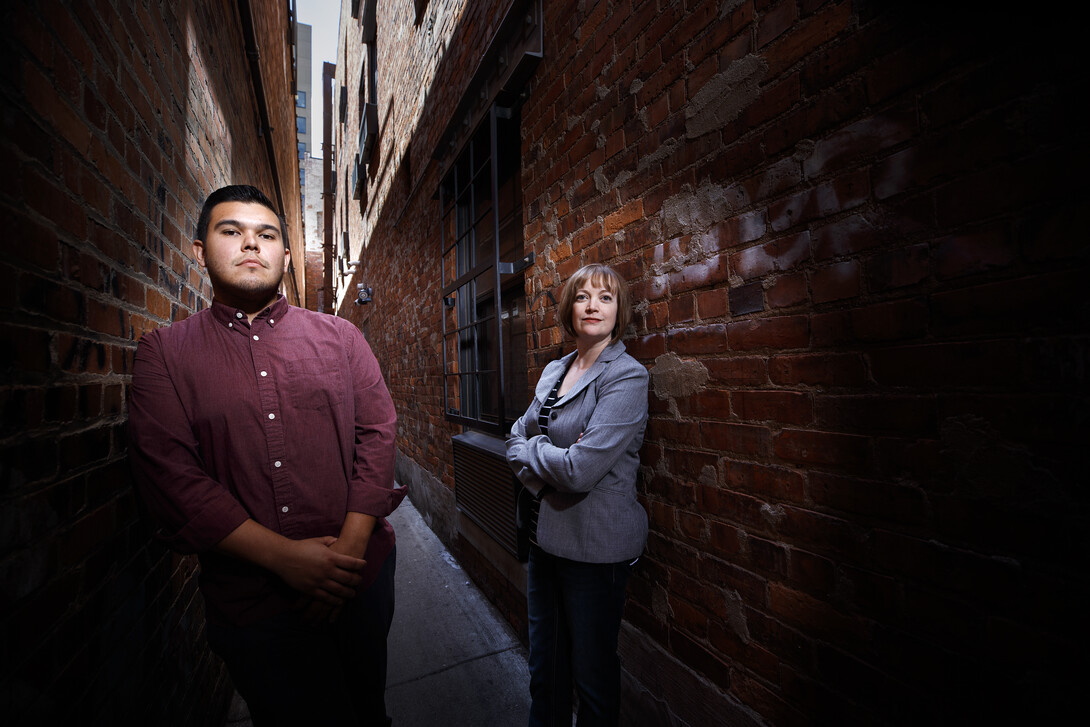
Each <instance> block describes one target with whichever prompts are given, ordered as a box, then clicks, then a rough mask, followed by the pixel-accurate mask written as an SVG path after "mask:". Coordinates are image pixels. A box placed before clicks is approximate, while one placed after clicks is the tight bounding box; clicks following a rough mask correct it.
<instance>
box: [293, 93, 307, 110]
mask: <svg viewBox="0 0 1090 727" xmlns="http://www.w3.org/2000/svg"><path fill="white" fill-rule="evenodd" d="M295 106H296V108H300V109H305V108H306V107H307V92H306V91H296V92H295Z"/></svg>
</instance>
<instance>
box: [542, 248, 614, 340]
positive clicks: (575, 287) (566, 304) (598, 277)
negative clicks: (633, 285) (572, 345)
mask: <svg viewBox="0 0 1090 727" xmlns="http://www.w3.org/2000/svg"><path fill="white" fill-rule="evenodd" d="M588 282H589V283H590V284H591V285H593V286H594V287H596V288H602V289H604V290H608V291H609V292H610V293H613V295H614V296H615V297H616V298H617V321H616V323H615V324H614V326H613V336H612V337H611V338H610V340H609V342H610V343H616V342H617V341H619V340H621V336H623V335H624V332H625V331H626V330H627V329H628V322H629V321H631V320H632V303H631V300H632V297H631V296H630V295H629V293H628V283H626V282H625V281H624V278H622V277H621V276H620V275H618V274H617V271H616V270H614V269H613V268H611V267H609V266H608V265H602V264H600V263H591V264H590V265H584V266H583V267H581V268H579V269H578V270H576V271H575V274H574V275H572V276H571V277H570V278H568V282H566V283H564V288H563V289H562V290H561V291H560V311H559V312H560V323H561V325H563V326H564V330H565V331H567V333H568V335H569V336H571V337H572V338H575V337H576V336H575V326H573V325H572V307H573V306H574V305H575V296H576V295H577V294H578V293H579V291H580V290H581V289H582V288H583V287H584V286H586V284H587V283H588Z"/></svg>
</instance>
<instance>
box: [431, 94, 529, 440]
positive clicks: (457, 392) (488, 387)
mask: <svg viewBox="0 0 1090 727" xmlns="http://www.w3.org/2000/svg"><path fill="white" fill-rule="evenodd" d="M505 117H506V118H505ZM493 142H494V143H493ZM520 149H521V138H520V134H519V112H518V110H510V109H505V108H502V107H499V106H495V105H494V106H493V107H492V110H491V112H490V113H489V115H488V117H486V118H485V119H484V121H483V122H482V123H481V125H480V127H479V128H478V129H477V130H476V132H475V133H474V134H473V136H472V137H471V138H470V140H469V142H468V143H467V144H466V146H465V148H464V149H463V151H462V152H461V153H460V155H459V156H458V158H457V159H456V160H455V162H454V165H453V166H452V168H451V169H450V171H449V172H448V173H447V175H446V177H445V178H444V179H443V181H442V184H441V185H440V190H439V193H440V204H441V210H442V220H441V225H440V227H441V234H442V253H443V261H442V271H443V286H442V295H443V301H442V302H443V306H444V316H443V359H444V372H443V373H444V377H443V379H444V396H445V408H446V416H447V418H448V419H451V420H453V421H458V422H461V423H463V424H466V425H468V426H473V427H479V428H482V429H485V430H488V431H492V432H494V433H503V432H505V431H507V428H508V427H509V426H510V423H511V422H512V421H514V419H515V418H517V417H518V416H520V415H521V414H522V412H523V411H525V409H526V406H527V404H528V402H527V401H526V391H527V387H528V383H527V365H526V294H525V289H524V284H523V274H522V272H521V266H519V265H517V264H516V265H514V266H513V269H514V270H515V271H516V272H511V271H510V270H509V269H507V268H509V267H511V266H502V265H501V263H508V264H509V263H517V262H518V261H520V260H521V259H522V258H523V255H524V252H523V237H522V191H521V185H520V170H521V159H520ZM493 150H494V153H493Z"/></svg>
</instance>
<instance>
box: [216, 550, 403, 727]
mask: <svg viewBox="0 0 1090 727" xmlns="http://www.w3.org/2000/svg"><path fill="white" fill-rule="evenodd" d="M395 556H396V551H395V552H392V553H390V555H389V557H387V559H386V562H385V563H384V564H383V566H382V569H381V570H379V574H378V578H376V579H375V582H374V583H372V584H371V586H370V587H369V588H368V589H367V590H365V591H362V592H358V593H357V594H356V597H355V598H353V599H352V600H351V601H349V602H347V603H345V605H344V607H343V609H342V611H341V614H340V617H339V618H338V619H337V620H336V622H334V623H331V624H330V623H321V624H318V623H310V622H306V621H304V620H303V619H302V618H301V617H300V616H299V614H297V613H285V614H281V615H279V616H276V617H275V618H272V619H269V620H268V621H263V622H261V623H257V624H254V625H251V626H244V627H233V626H222V625H218V624H211V623H210V624H208V645H209V646H210V647H211V648H212V651H214V652H216V653H217V654H218V655H219V656H220V657H221V658H222V659H223V660H224V662H226V664H227V669H228V671H230V673H231V679H232V681H234V683H235V688H236V689H238V692H239V694H240V695H242V698H243V699H245V700H246V705H247V706H248V707H249V708H250V717H251V719H252V720H253V723H254V724H255V725H257V727H266V725H285V726H287V725H291V726H296V725H308V724H314V725H367V727H372V726H374V725H386V724H387V723H388V721H387V720H388V718H387V715H386V637H387V635H388V634H389V633H390V624H391V622H392V621H393V617H394V571H395V568H396V560H395Z"/></svg>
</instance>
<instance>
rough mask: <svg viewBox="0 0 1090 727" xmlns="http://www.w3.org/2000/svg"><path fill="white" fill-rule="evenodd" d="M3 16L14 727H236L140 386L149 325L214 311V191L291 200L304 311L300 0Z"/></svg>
mask: <svg viewBox="0 0 1090 727" xmlns="http://www.w3.org/2000/svg"><path fill="white" fill-rule="evenodd" d="M0 19H2V26H3V27H2V29H0V35H2V39H3V42H2V43H0V46H2V47H3V50H4V54H5V62H4V64H3V67H4V71H3V74H2V76H0V97H2V99H3V101H2V103H3V115H2V119H3V122H2V132H0V134H2V136H0V154H2V156H3V168H4V175H3V176H4V180H5V181H4V182H3V185H2V187H0V210H2V217H3V219H4V221H5V225H6V227H7V229H6V230H5V234H4V236H3V238H2V239H3V242H2V243H0V244H2V245H3V255H2V256H0V288H2V289H3V290H4V291H5V293H4V294H3V302H2V305H0V372H2V380H0V406H2V409H3V425H2V430H0V592H2V593H3V596H2V598H0V603H2V606H0V620H2V634H3V637H2V639H3V641H2V644H3V645H2V646H0V653H2V657H0V659H2V671H0V715H3V716H2V717H0V720H2V721H3V722H4V723H5V724H10V725H38V724H43V725H45V724H49V725H53V724H61V723H66V722H67V723H70V724H103V725H106V724H113V725H129V724H147V725H194V726H195V725H202V726H203V725H214V724H222V723H223V719H224V716H225V713H226V708H227V705H228V700H229V699H230V697H231V694H232V689H231V686H230V682H229V680H228V678H227V674H226V670H225V669H224V667H223V665H222V663H221V662H220V661H219V659H217V658H214V657H213V656H212V654H211V653H210V652H209V651H208V649H207V647H206V646H205V641H204V634H203V627H204V613H203V603H202V600H201V598H200V596H199V595H198V593H197V563H196V559H195V558H192V557H181V556H178V555H175V554H173V553H171V552H169V551H168V550H166V548H165V547H163V546H162V545H161V544H160V543H158V542H157V541H156V540H155V539H154V538H153V532H152V525H151V524H150V523H149V522H148V521H147V520H146V519H144V518H143V517H142V516H141V510H142V508H141V503H140V502H139V500H138V499H137V497H136V496H135V494H134V492H133V490H132V485H131V481H130V477H129V467H128V462H127V458H126V437H125V420H126V416H125V413H126V391H127V386H128V384H129V381H130V375H131V372H132V363H133V354H134V351H135V348H136V344H137V341H138V340H139V339H140V337H141V335H143V334H144V333H145V332H146V331H149V330H152V329H154V328H156V327H158V326H165V325H169V324H171V323H172V322H174V321H178V320H181V319H184V318H185V317H187V316H188V315H190V314H192V313H195V312H197V311H199V310H201V309H203V308H206V307H207V306H208V304H209V302H210V297H211V288H210V285H209V282H208V279H207V277H206V276H205V275H204V274H203V270H202V269H201V268H200V267H199V266H198V265H197V264H196V262H194V260H193V257H192V252H191V241H192V239H193V237H194V235H195V232H196V224H197V216H198V213H199V211H200V206H201V204H202V203H203V201H204V198H205V197H206V196H207V195H208V193H210V192H211V191H213V190H214V189H216V188H218V187H220V186H223V185H226V184H234V183H249V184H254V185H256V186H259V187H261V188H262V189H264V191H265V192H266V193H267V194H268V195H269V197H270V198H271V199H272V200H273V201H274V202H275V203H277V204H278V205H279V206H280V207H281V209H282V210H283V212H284V214H285V215H286V217H287V220H288V228H289V229H288V230H287V232H288V237H289V239H290V240H291V246H292V258H293V259H294V260H296V261H298V263H297V264H296V265H295V266H294V268H293V270H292V273H291V275H289V276H288V277H287V278H286V279H285V293H286V295H287V296H288V298H289V300H290V301H291V302H292V303H295V304H302V303H303V300H302V291H303V289H304V286H303V280H302V272H303V266H302V264H301V263H302V260H303V258H304V245H303V234H302V230H303V225H302V216H301V213H300V207H299V200H300V192H299V186H298V178H299V177H298V164H299V162H298V158H297V154H296V146H295V144H296V142H295V134H294V132H293V129H294V124H293V120H294V115H295V114H294V97H295V89H294V87H293V81H292V60H291V58H292V56H291V46H290V39H291V33H292V30H291V26H292V23H293V19H292V16H291V13H290V6H289V4H288V3H286V2H278V1H275V0H238V1H237V2H236V0H211V1H209V0H201V1H200V2H195V1H192V0H170V1H169V2H167V1H163V0H151V2H142V3H129V2H117V1H116V0H108V1H107V2H97V3H84V2H78V3H69V2H61V1H59V0H49V1H46V2H31V1H29V0H28V1H26V2H23V1H19V0H16V1H15V2H8V3H5V4H4V5H3V9H2V10H0ZM210 385H213V382H210Z"/></svg>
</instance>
